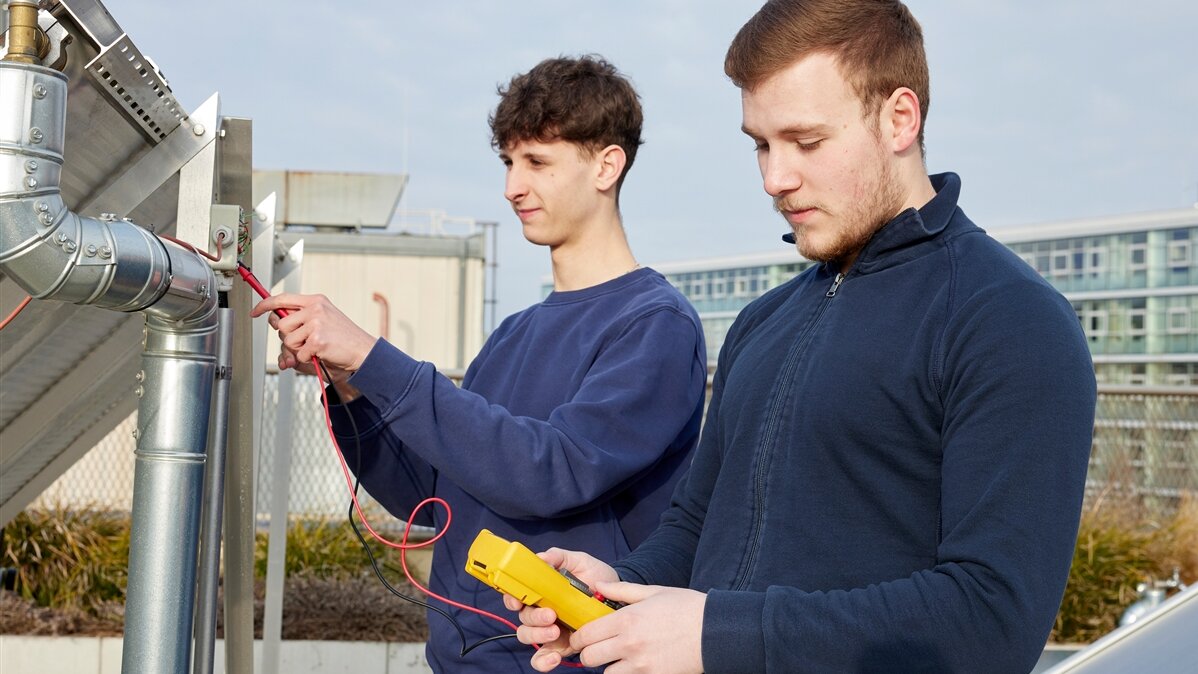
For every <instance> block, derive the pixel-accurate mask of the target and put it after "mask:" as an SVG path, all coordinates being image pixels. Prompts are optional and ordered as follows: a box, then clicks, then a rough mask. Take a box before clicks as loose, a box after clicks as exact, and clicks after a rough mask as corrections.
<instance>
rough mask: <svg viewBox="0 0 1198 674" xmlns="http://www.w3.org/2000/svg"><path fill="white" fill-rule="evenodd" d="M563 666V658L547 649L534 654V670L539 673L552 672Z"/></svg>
mask: <svg viewBox="0 0 1198 674" xmlns="http://www.w3.org/2000/svg"><path fill="white" fill-rule="evenodd" d="M561 664H562V656H561V655H560V654H558V653H556V652H554V651H551V650H549V649H547V648H542V649H540V650H539V651H537V652H535V653H533V654H532V668H533V669H535V670H537V671H538V672H551V671H553V670H554V669H556V668H557V667H558V666H559V665H561Z"/></svg>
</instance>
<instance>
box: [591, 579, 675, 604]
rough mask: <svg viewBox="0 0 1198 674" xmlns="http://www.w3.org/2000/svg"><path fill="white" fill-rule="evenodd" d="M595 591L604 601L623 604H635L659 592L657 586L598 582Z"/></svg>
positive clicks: (659, 588)
mask: <svg viewBox="0 0 1198 674" xmlns="http://www.w3.org/2000/svg"><path fill="white" fill-rule="evenodd" d="M595 590H596V591H598V592H599V594H601V595H603V597H604V598H605V599H611V600H612V601H618V602H621V603H624V604H635V603H636V602H638V601H644V600H646V599H648V598H649V597H652V596H653V595H655V594H657V593H658V592H661V587H660V586H658V585H641V584H640V583H626V582H622V581H620V582H609V581H600V582H598V583H595Z"/></svg>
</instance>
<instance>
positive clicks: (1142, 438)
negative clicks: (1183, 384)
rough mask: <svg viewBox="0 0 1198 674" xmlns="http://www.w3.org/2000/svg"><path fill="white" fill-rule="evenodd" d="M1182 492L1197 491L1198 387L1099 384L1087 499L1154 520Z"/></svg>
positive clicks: (1171, 506)
mask: <svg viewBox="0 0 1198 674" xmlns="http://www.w3.org/2000/svg"><path fill="white" fill-rule="evenodd" d="M1187 494H1188V495H1190V496H1198V388H1195V387H1189V388H1186V389H1177V390H1170V389H1148V388H1137V387H1120V388H1114V387H1110V388H1103V389H1101V390H1100V395H1099V396H1098V409H1097V411H1096V413H1095V421H1094V445H1093V449H1092V450H1091V454H1090V471H1089V474H1088V476H1087V480H1086V498H1087V499H1088V500H1089V501H1093V500H1094V499H1099V498H1102V499H1108V498H1109V499H1116V500H1117V502H1118V503H1120V504H1124V503H1125V504H1127V505H1128V507H1133V508H1139V509H1140V513H1139V514H1140V516H1141V517H1144V518H1151V519H1158V518H1165V517H1168V516H1169V515H1172V514H1173V512H1174V511H1175V510H1176V509H1177V506H1178V505H1179V504H1180V502H1181V499H1182V498H1183V497H1185V496H1186V495H1187Z"/></svg>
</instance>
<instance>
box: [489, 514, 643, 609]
mask: <svg viewBox="0 0 1198 674" xmlns="http://www.w3.org/2000/svg"><path fill="white" fill-rule="evenodd" d="M466 573H469V574H470V575H472V576H474V577H475V578H477V579H479V580H481V581H482V582H484V583H486V584H487V585H490V586H491V587H493V588H495V589H496V590H499V591H500V592H504V593H506V594H510V595H512V596H513V597H515V598H516V599H519V600H520V601H521V602H523V603H524V604H527V605H529V606H541V607H544V608H551V609H553V611H554V612H555V613H557V618H558V620H560V621H561V622H563V623H565V624H566V626H568V627H570V628H571V629H575V630H576V629H578V628H579V627H582V626H583V625H585V624H587V623H588V622H590V621H592V620H594V619H595V618H600V617H603V616H605V615H607V614H609V613H611V612H612V611H614V610H615V609H616V608H618V607H619V606H620V605H619V604H614V602H608V601H604V600H602V599H600V598H599V597H596V596H595V594H594V593H593V592H592V591H591V589H590V588H589V587H587V585H586V583H583V582H582V581H580V580H578V579H577V578H575V577H574V576H573V575H570V574H569V573H568V572H567V571H558V570H557V569H554V568H553V566H551V565H550V564H549V563H548V562H546V561H545V560H543V559H541V558H540V557H537V556H536V554H534V553H533V551H532V550H529V549H528V548H526V547H525V546H523V545H521V544H520V543H517V542H511V541H506V540H504V539H502V538H500V537H499V536H496V535H495V534H493V533H491V532H490V531H488V530H486V529H483V530H482V531H480V532H478V537H476V538H475V539H474V543H472V544H471V545H470V551H469V552H468V553H467V554H466Z"/></svg>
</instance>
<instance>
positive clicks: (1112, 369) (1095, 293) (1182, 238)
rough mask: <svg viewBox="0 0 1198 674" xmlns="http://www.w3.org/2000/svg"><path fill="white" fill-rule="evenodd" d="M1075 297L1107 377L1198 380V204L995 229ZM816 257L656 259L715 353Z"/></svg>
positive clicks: (780, 253)
mask: <svg viewBox="0 0 1198 674" xmlns="http://www.w3.org/2000/svg"><path fill="white" fill-rule="evenodd" d="M989 232H990V234H991V236H993V237H994V238H995V239H997V240H998V241H1000V242H1002V243H1003V244H1005V245H1007V246H1008V247H1009V248H1010V249H1011V250H1013V251H1014V252H1015V253H1016V254H1017V255H1019V256H1020V257H1021V258H1023V259H1024V260H1025V261H1026V262H1027V263H1028V264H1029V265H1031V266H1032V267H1033V268H1035V269H1036V271H1037V272H1039V273H1040V274H1041V275H1042V276H1043V277H1044V278H1045V279H1047V280H1048V281H1049V282H1050V283H1052V284H1053V286H1055V287H1056V288H1057V289H1058V290H1060V291H1061V293H1062V294H1063V295H1064V296H1065V297H1066V298H1067V299H1068V300H1069V301H1070V302H1071V303H1072V304H1073V308H1074V310H1075V311H1077V315H1078V319H1079V320H1080V321H1081V323H1082V327H1083V328H1084V329H1085V332H1086V337H1087V340H1088V341H1089V344H1090V352H1091V354H1093V357H1094V368H1095V373H1096V375H1097V378H1098V381H1099V383H1101V384H1140V385H1161V386H1198V208H1193V209H1180V210H1172V211H1161V212H1154V213H1143V214H1137V215H1127V216H1117V217H1109V218H1091V219H1085V220H1070V221H1063V222H1052V223H1043V224H1036V225H1028V226H1020V227H1002V228H994V229H992V230H989ZM812 264H815V263H813V262H811V261H809V260H805V259H803V258H802V257H800V256H799V255H798V254H797V253H796V252H795V250H794V248H793V247H790V246H787V245H786V244H783V243H781V242H779V244H778V250H777V251H776V252H769V253H760V254H754V255H741V256H735V257H723V258H713V259H706V260H695V261H688V262H670V263H664V264H655V265H653V267H654V268H655V269H657V270H658V271H660V272H662V273H663V274H665V276H666V278H668V279H669V280H670V282H671V283H673V284H674V286H675V287H677V288H678V289H679V290H680V291H681V292H682V293H683V294H684V295H686V297H687V298H688V299H690V301H691V302H692V303H694V305H695V308H696V310H698V312H699V316H700V318H702V320H703V329H704V332H705V333H706V337H707V349H708V360H709V361H710V362H713V363H714V362H715V361H716V359H717V358H718V355H719V350H720V347H721V345H722V344H723V342H724V337H725V335H726V334H727V332H728V328H729V327H731V325H732V322H733V321H734V320H735V318H736V315H737V314H738V313H739V312H740V310H741V309H743V308H744V307H745V306H746V305H747V304H748V303H749V302H752V301H753V300H754V299H756V298H757V297H760V296H761V295H762V294H763V293H765V292H766V291H767V290H769V289H771V288H773V287H776V286H778V285H781V284H782V283H785V282H786V281H787V280H789V279H791V278H792V277H793V276H794V275H795V274H797V273H799V272H801V271H803V270H804V269H806V268H808V267H810V266H811V265H812Z"/></svg>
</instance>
